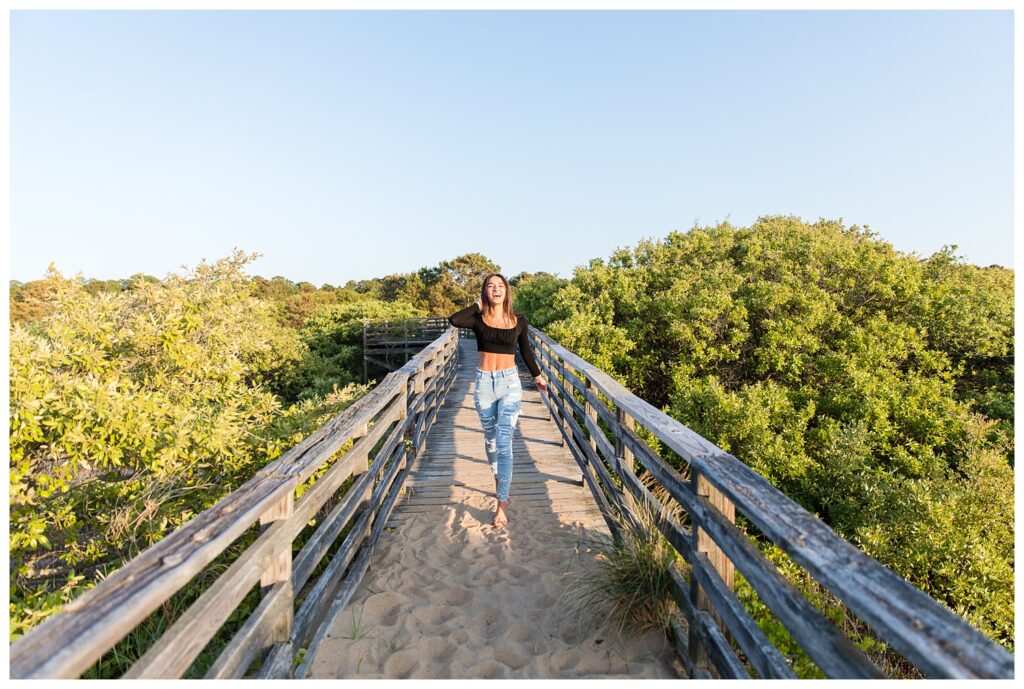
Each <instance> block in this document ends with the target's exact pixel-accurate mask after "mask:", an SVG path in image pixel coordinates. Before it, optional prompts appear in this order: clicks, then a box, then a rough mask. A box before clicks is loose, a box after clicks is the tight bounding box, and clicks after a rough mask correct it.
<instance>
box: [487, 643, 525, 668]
mask: <svg viewBox="0 0 1024 689" xmlns="http://www.w3.org/2000/svg"><path fill="white" fill-rule="evenodd" d="M494 659H495V660H496V661H498V662H499V663H501V664H502V665H505V666H507V667H509V668H510V669H512V670H518V669H519V668H521V667H523V666H524V665H526V664H527V663H528V662H530V661H531V660H532V658H531V657H530V656H529V655H528V654H527V653H526V652H525V651H524V650H523V648H522V647H521V646H520V645H519V644H517V643H514V642H512V641H509V640H501V641H498V642H497V643H495V644H494Z"/></svg>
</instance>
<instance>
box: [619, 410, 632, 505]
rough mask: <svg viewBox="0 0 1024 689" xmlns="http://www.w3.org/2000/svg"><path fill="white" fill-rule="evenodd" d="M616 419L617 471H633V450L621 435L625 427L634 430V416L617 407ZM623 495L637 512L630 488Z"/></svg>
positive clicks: (626, 501)
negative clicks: (623, 440)
mask: <svg viewBox="0 0 1024 689" xmlns="http://www.w3.org/2000/svg"><path fill="white" fill-rule="evenodd" d="M615 421H616V423H617V424H618V427H619V428H618V429H617V430H618V431H619V432H618V433H616V434H615V461H617V462H618V463H619V466H618V467H617V468H616V471H620V472H622V473H623V474H626V473H629V474H632V473H633V451H632V450H630V449H629V448H628V447H627V446H626V443H624V442H622V438H621V437H620V436H621V434H622V432H623V429H629V430H633V428H634V426H635V423H634V421H633V417H632V416H630V415H629V414H627V413H626V412H625V411H623V409H622V407H616V408H615ZM622 496H623V498H624V499H625V503H626V507H627V508H628V509H630V510H631V511H633V513H634V514H635V513H636V499H635V498H634V497H633V494H632V493H630V492H629V491H628V490H623V491H622Z"/></svg>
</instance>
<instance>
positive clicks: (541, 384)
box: [533, 376, 548, 394]
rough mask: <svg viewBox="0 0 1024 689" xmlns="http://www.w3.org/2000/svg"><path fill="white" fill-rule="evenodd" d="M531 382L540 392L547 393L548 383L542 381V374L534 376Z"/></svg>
mask: <svg viewBox="0 0 1024 689" xmlns="http://www.w3.org/2000/svg"><path fill="white" fill-rule="evenodd" d="M533 384H534V385H536V386H537V389H538V390H540V391H541V392H542V393H544V394H547V391H548V384H547V383H545V382H544V377H543V376H537V377H536V378H534V379H533Z"/></svg>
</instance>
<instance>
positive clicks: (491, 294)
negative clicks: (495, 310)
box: [484, 277, 505, 306]
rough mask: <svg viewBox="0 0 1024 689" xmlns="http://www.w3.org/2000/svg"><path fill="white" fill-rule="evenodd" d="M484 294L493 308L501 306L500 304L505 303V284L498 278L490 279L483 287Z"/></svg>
mask: <svg viewBox="0 0 1024 689" xmlns="http://www.w3.org/2000/svg"><path fill="white" fill-rule="evenodd" d="M484 292H485V293H486V294H487V299H488V300H489V301H490V302H491V304H493V305H494V306H501V304H502V302H504V301H505V283H504V282H502V280H501V278H499V277H492V278H491V279H490V280H488V281H487V285H486V286H485V287H484Z"/></svg>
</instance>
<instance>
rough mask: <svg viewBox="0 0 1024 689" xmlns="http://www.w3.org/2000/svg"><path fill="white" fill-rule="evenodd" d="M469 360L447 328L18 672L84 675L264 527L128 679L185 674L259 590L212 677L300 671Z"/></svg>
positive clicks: (193, 525)
mask: <svg viewBox="0 0 1024 689" xmlns="http://www.w3.org/2000/svg"><path fill="white" fill-rule="evenodd" d="M457 356H458V331H457V330H456V329H455V328H450V327H448V325H447V323H445V329H444V330H443V331H442V334H441V335H440V336H439V337H437V338H436V339H435V340H433V341H432V342H431V343H430V344H429V345H428V346H427V347H426V348H424V349H423V350H422V351H421V352H420V353H419V354H417V355H416V356H415V357H413V358H412V359H411V360H410V361H409V362H408V363H407V364H405V365H404V366H403V367H402V368H400V369H399V370H397V371H394V372H392V373H390V374H389V375H388V376H387V377H386V378H385V379H384V380H383V381H382V382H381V383H380V384H379V385H378V386H376V387H375V388H374V389H373V390H372V391H370V392H369V393H368V394H367V395H366V396H364V397H363V398H362V399H360V400H358V401H357V402H355V403H354V404H353V405H352V406H351V407H349V408H348V409H346V410H345V411H343V412H342V413H340V414H339V415H337V416H336V417H335V418H333V419H332V420H331V421H329V422H328V423H327V424H325V425H324V426H322V427H321V428H320V429H318V430H317V431H316V432H315V433H313V434H312V435H310V436H309V437H307V438H306V439H304V440H303V441H302V442H300V443H299V444H298V445H296V446H295V447H293V448H291V449H290V450H289V451H288V452H286V453H284V454H283V455H282V456H281V457H279V458H278V459H276V460H275V461H273V462H270V463H269V464H267V465H266V466H265V467H263V468H262V469H261V470H260V471H259V472H257V474H256V475H255V476H254V477H253V478H252V479H250V480H249V481H246V482H245V483H244V484H242V485H241V486H239V487H238V488H236V489H235V490H234V491H232V492H231V493H230V494H229V495H228V496H226V497H225V498H223V499H222V500H221V501H220V502H218V503H217V504H215V505H213V506H212V507H210V508H209V509H207V510H205V511H204V512H202V513H201V514H199V515H197V516H196V517H194V518H193V519H191V520H190V521H188V522H187V523H185V524H183V525H182V526H181V527H179V528H178V529H176V530H175V531H174V532H172V533H170V534H168V535H167V536H166V537H165V538H163V539H161V540H160V541H158V542H157V543H155V544H153V545H152V546H150V547H149V548H147V549H146V550H144V551H143V552H142V553H140V554H139V555H138V556H137V557H136V558H134V559H133V560H131V561H130V562H128V563H127V564H126V565H125V566H123V567H121V568H120V569H118V570H117V571H115V572H114V573H112V574H111V575H110V576H109V577H107V578H106V579H104V580H103V581H101V582H99V583H98V584H97V585H96V586H95V587H94V588H93V589H91V590H89V591H87V592H85V593H84V594H82V595H81V596H79V597H78V598H76V599H75V600H73V601H72V602H71V603H69V604H68V605H66V606H65V607H64V609H63V610H62V611H61V612H60V613H58V614H56V615H53V616H51V617H49V618H47V619H46V620H45V621H43V622H42V623H41V624H39V625H38V626H37V627H35V628H34V629H32V630H30V631H29V632H28V633H27V634H26V635H25V636H23V637H21V638H20V639H18V640H17V641H15V642H14V643H13V644H12V645H11V655H10V674H11V677H12V678H73V677H78V676H80V675H81V674H82V673H83V672H84V671H85V670H87V669H88V668H89V667H90V666H91V665H92V664H93V663H95V662H96V661H97V660H98V659H100V658H101V657H102V656H103V654H104V653H106V652H107V651H109V650H110V649H111V648H112V647H113V646H114V645H115V644H116V643H117V642H118V641H120V640H121V639H122V638H123V637H124V636H125V635H126V634H128V633H129V632H130V631H131V630H132V629H133V628H134V627H135V626H136V625H138V624H139V623H140V622H141V621H143V620H144V619H146V617H147V616H149V615H150V614H151V613H152V612H153V611H155V610H156V609H157V608H158V607H160V606H161V605H163V604H164V603H165V602H166V601H168V600H169V599H170V598H171V596H173V595H174V594H175V593H176V592H177V591H178V590H180V589H181V588H182V587H183V586H184V585H186V584H187V583H188V582H189V581H190V580H191V579H192V578H193V577H194V576H195V575H196V574H198V573H200V572H201V571H202V570H203V568H204V567H206V566H207V565H208V564H210V563H211V562H213V561H214V559H215V558H217V557H218V556H219V555H220V554H221V553H223V552H224V551H225V549H226V548H227V547H228V546H230V545H231V544H232V543H233V542H234V541H235V540H236V539H238V538H239V537H240V536H242V535H243V534H244V533H245V532H246V531H248V530H249V529H250V528H252V527H253V526H254V525H255V524H256V523H257V522H259V523H260V524H262V531H261V533H260V534H259V536H258V537H257V538H256V540H255V541H253V542H252V543H251V544H249V545H248V546H247V547H246V548H245V550H244V551H242V553H241V554H240V555H239V556H238V557H237V558H236V559H235V561H234V562H233V563H231V565H230V566H229V567H228V568H227V569H226V570H225V571H224V572H223V573H221V574H220V576H219V577H218V578H217V580H216V581H215V582H214V583H213V584H212V585H211V586H210V587H209V588H208V589H207V590H206V591H204V592H203V593H202V594H201V595H200V596H199V598H198V599H197V600H196V601H195V602H194V603H193V604H192V605H191V606H189V608H188V609H187V610H186V611H185V612H184V613H183V614H182V615H180V616H179V617H178V618H177V619H176V620H175V621H174V623H173V624H171V626H170V627H169V628H168V629H167V630H166V631H165V632H164V633H163V635H162V636H161V637H160V638H159V639H158V640H157V641H156V642H155V643H154V644H153V646H152V647H151V648H149V649H148V650H147V651H146V653H145V654H144V655H143V656H142V658H140V659H139V660H138V661H137V662H136V663H135V664H134V665H133V666H132V667H131V668H130V669H129V671H128V672H127V673H126V674H125V677H126V678H129V677H140V678H176V677H181V676H182V675H183V674H184V673H185V672H186V671H187V670H188V669H189V667H190V666H191V665H192V663H193V662H194V661H195V659H196V657H197V656H198V655H199V653H200V652H202V650H203V649H204V648H205V647H206V645H207V643H208V642H209V640H210V639H212V638H213V636H214V635H215V634H216V633H217V631H218V630H219V629H220V627H221V626H222V625H223V623H224V622H225V621H226V620H227V619H228V617H229V616H230V615H231V613H232V612H234V610H235V609H236V608H237V607H238V605H239V604H240V603H241V601H242V600H243V599H244V598H245V596H246V594H247V593H248V592H249V591H250V590H251V589H252V588H253V587H254V586H255V585H257V584H262V593H263V598H262V601H261V603H260V604H259V606H258V607H257V608H256V610H255V611H254V612H253V613H251V614H250V616H249V618H248V619H247V620H246V621H245V622H244V624H243V625H242V627H241V629H239V630H238V631H237V632H236V633H235V634H234V636H233V637H232V639H231V640H230V642H229V643H228V645H227V647H226V648H224V649H223V650H222V652H221V653H220V655H219V656H218V658H217V660H216V661H215V662H214V664H213V666H212V667H211V668H210V670H209V672H208V673H207V677H210V678H212V677H242V676H244V675H245V673H246V672H247V670H248V668H249V667H250V666H251V665H252V663H253V661H255V660H256V659H257V658H259V657H260V656H264V657H263V662H262V665H261V667H260V671H259V675H260V676H261V677H286V676H289V675H290V674H291V672H292V668H293V666H294V656H295V653H296V652H297V651H298V649H299V648H300V647H303V646H304V645H305V644H308V643H309V642H310V641H311V640H313V639H316V637H317V632H318V629H319V626H320V625H321V624H323V623H324V622H325V621H326V620H329V619H330V617H329V616H328V615H325V613H326V612H327V611H328V608H330V607H331V606H332V605H337V604H338V600H339V598H338V597H339V595H341V596H344V595H351V592H352V591H354V590H355V587H356V586H357V585H358V583H359V579H360V578H361V577H362V574H363V572H365V569H366V565H367V564H368V563H369V558H370V555H371V553H372V550H373V547H374V545H375V543H376V541H377V539H378V538H379V537H380V534H381V531H382V527H383V524H384V523H385V522H386V521H387V519H388V515H389V513H390V510H391V509H392V507H393V506H394V504H395V502H396V500H397V498H398V495H399V493H400V491H401V490H402V487H403V484H404V480H405V477H406V476H407V474H408V471H409V468H410V467H411V464H412V461H413V459H414V458H415V456H416V455H417V454H418V453H419V452H421V451H422V450H423V446H424V443H425V442H426V434H427V432H428V430H429V429H430V426H431V425H432V424H433V422H434V418H435V416H436V414H437V410H438V408H439V407H440V405H441V403H442V402H443V400H444V398H445V395H446V394H447V392H448V390H449V389H450V388H451V385H452V382H453V380H454V378H455V373H456V371H457V364H458V360H457ZM346 445H348V448H347V450H346V451H345V453H344V454H343V455H342V456H341V457H338V458H337V459H336V461H335V462H334V463H333V464H332V465H331V466H330V468H328V469H327V470H326V471H325V472H323V473H322V475H320V476H319V477H318V478H317V479H316V480H315V481H314V482H313V483H312V485H311V486H309V487H308V489H307V490H306V491H305V492H304V493H303V494H302V496H301V497H300V498H298V499H294V494H295V492H296V488H298V487H299V486H302V485H303V484H305V483H306V482H307V481H308V480H309V479H310V478H312V477H313V476H314V475H315V474H316V473H317V471H318V470H319V469H321V468H322V467H323V465H324V464H325V463H326V462H328V461H329V460H331V459H332V458H333V457H335V456H336V455H337V453H338V452H339V450H341V449H343V448H344V447H345V446H346ZM352 476H356V477H357V478H356V480H355V482H354V483H353V484H352V485H351V486H350V487H349V489H348V490H347V492H346V493H345V494H344V495H343V496H342V497H341V499H340V500H339V501H338V502H337V504H335V505H334V506H333V507H332V508H331V510H330V511H329V513H328V514H327V515H326V517H325V518H323V519H322V520H318V524H317V528H316V530H315V531H314V532H313V533H312V534H311V535H310V536H309V538H308V539H306V541H305V543H304V545H303V547H302V549H301V550H300V552H299V553H298V555H297V556H296V557H295V559H294V560H293V559H292V557H291V553H292V543H293V541H294V540H295V539H296V537H298V535H299V534H300V533H301V532H302V531H303V530H304V529H305V528H306V525H307V524H308V523H309V522H310V520H311V519H313V518H314V516H316V515H318V514H319V513H320V512H321V511H322V510H324V509H326V506H327V504H328V502H329V501H330V500H331V499H332V498H334V497H335V495H336V494H337V491H338V489H339V487H340V486H341V485H342V484H343V483H344V482H345V481H346V480H347V479H348V478H349V477H352ZM349 527H351V528H349ZM346 528H348V531H347V535H346V537H345V540H344V541H343V543H342V544H341V546H340V547H339V548H338V550H337V552H336V553H335V554H334V556H333V558H332V559H331V561H330V563H329V565H328V566H327V568H326V570H325V572H324V573H323V574H321V575H320V576H319V577H318V578H317V579H316V581H315V582H314V583H313V584H312V586H311V587H307V583H309V580H310V577H311V575H312V573H313V571H314V569H315V568H316V566H317V564H318V563H319V562H320V561H321V560H322V559H323V557H324V556H325V555H326V553H327V552H328V550H329V549H330V548H331V546H332V545H333V543H334V542H335V541H336V540H337V538H338V537H339V536H340V534H341V533H342V532H343V531H345V529H346ZM346 570H347V571H346ZM305 589H308V590H305ZM346 592H347V593H346ZM300 595H301V596H302V600H301V603H299V597H300ZM297 603H299V608H298V610H297V611H295V606H296V604H297ZM342 604H343V603H342ZM309 657H312V656H311V654H310V655H309ZM300 667H301V666H300Z"/></svg>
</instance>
